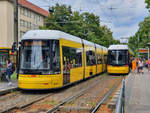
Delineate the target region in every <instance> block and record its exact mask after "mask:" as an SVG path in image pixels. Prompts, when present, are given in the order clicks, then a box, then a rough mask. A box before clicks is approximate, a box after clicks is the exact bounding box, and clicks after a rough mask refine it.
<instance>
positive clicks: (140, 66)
mask: <svg viewBox="0 0 150 113" xmlns="http://www.w3.org/2000/svg"><path fill="white" fill-rule="evenodd" d="M143 66H144V63H143V61H142V60H141V59H139V62H138V70H139V73H142V74H143Z"/></svg>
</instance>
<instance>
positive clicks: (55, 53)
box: [51, 40, 60, 73]
mask: <svg viewBox="0 0 150 113" xmlns="http://www.w3.org/2000/svg"><path fill="white" fill-rule="evenodd" d="M51 59H52V60H51V61H52V64H51V68H52V70H53V71H54V73H60V52H59V41H57V40H53V41H51Z"/></svg>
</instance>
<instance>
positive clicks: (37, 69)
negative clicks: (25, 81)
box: [20, 40, 60, 75]
mask: <svg viewBox="0 0 150 113" xmlns="http://www.w3.org/2000/svg"><path fill="white" fill-rule="evenodd" d="M20 65H21V68H20V73H23V74H30V73H37V74H43V75H44V74H58V73H60V51H59V41H58V40H46V41H45V40H44V41H41V40H31V41H30V40H29V41H28V40H27V41H24V42H23V47H22V48H21V64H20Z"/></svg>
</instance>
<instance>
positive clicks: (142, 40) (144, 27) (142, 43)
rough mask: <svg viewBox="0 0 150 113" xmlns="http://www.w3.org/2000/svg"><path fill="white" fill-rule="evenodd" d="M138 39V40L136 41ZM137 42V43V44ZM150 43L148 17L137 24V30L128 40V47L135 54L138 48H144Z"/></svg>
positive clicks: (149, 20)
mask: <svg viewBox="0 0 150 113" xmlns="http://www.w3.org/2000/svg"><path fill="white" fill-rule="evenodd" d="M138 37H139V39H138ZM138 40H139V43H138ZM149 42H150V16H148V17H146V18H145V19H144V21H143V22H140V23H139V30H138V31H137V32H136V34H135V35H134V36H132V37H130V39H129V46H130V47H131V48H132V49H133V50H134V51H135V52H136V53H137V52H138V45H139V48H145V47H146V46H147V43H149Z"/></svg>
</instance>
